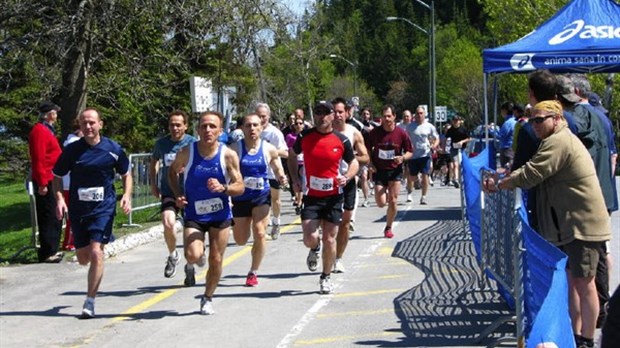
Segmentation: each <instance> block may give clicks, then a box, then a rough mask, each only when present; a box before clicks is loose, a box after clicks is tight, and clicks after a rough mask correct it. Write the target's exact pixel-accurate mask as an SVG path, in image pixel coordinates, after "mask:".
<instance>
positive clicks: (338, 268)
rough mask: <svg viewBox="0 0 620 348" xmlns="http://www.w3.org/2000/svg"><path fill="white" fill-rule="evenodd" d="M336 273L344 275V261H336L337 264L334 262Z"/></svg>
mask: <svg viewBox="0 0 620 348" xmlns="http://www.w3.org/2000/svg"><path fill="white" fill-rule="evenodd" d="M332 272H334V273H344V265H343V264H342V260H341V259H336V262H334V269H333V271H332Z"/></svg>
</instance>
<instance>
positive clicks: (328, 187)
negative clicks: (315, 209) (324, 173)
mask: <svg viewBox="0 0 620 348" xmlns="http://www.w3.org/2000/svg"><path fill="white" fill-rule="evenodd" d="M310 188H311V189H313V190H317V191H332V190H333V189H334V179H331V178H317V177H316V176H310Z"/></svg>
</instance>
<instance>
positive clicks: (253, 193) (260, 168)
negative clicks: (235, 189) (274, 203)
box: [233, 139, 269, 202]
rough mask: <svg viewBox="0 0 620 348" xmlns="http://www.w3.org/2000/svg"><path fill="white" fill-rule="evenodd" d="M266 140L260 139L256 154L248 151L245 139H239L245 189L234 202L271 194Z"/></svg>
mask: <svg viewBox="0 0 620 348" xmlns="http://www.w3.org/2000/svg"><path fill="white" fill-rule="evenodd" d="M263 144H264V141H263V140H262V139H261V140H260V145H259V147H258V151H256V153H255V154H253V155H252V154H250V153H248V151H247V149H246V147H245V141H244V140H240V141H239V147H238V149H237V151H238V152H240V153H239V163H240V171H241V176H243V184H244V185H245V190H244V191H243V194H242V195H241V196H237V197H234V198H233V202H238V201H249V200H252V199H255V198H257V197H260V196H263V195H267V194H269V179H268V178H267V175H268V168H269V163H267V156H266V153H265V151H266V150H265V149H266V147H265V146H263Z"/></svg>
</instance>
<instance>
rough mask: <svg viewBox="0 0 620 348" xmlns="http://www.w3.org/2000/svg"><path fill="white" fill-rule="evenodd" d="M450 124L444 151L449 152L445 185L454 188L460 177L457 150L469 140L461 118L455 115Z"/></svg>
mask: <svg viewBox="0 0 620 348" xmlns="http://www.w3.org/2000/svg"><path fill="white" fill-rule="evenodd" d="M450 122H451V124H452V126H451V127H450V128H449V129H448V131H446V147H445V149H446V151H448V152H449V153H450V162H449V169H450V170H449V172H448V176H447V177H446V182H445V184H446V185H449V184H450V179H452V184H453V185H454V187H455V188H459V187H460V185H459V178H460V168H459V166H460V164H459V152H460V151H461V149H462V148H463V147H464V146H465V144H466V143H467V142H468V141H469V140H470V138H469V134H468V133H467V129H465V127H463V118H462V117H461V116H459V115H455V116H454V117H453V118H452V120H451V121H450Z"/></svg>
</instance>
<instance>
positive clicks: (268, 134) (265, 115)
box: [256, 103, 288, 240]
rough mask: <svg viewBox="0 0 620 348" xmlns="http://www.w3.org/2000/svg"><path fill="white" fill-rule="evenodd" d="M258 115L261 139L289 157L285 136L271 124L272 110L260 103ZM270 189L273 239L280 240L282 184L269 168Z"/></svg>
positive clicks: (284, 156)
mask: <svg viewBox="0 0 620 348" xmlns="http://www.w3.org/2000/svg"><path fill="white" fill-rule="evenodd" d="M256 114H257V115H258V116H259V117H260V119H261V124H262V126H263V131H262V133H261V139H264V140H267V141H268V142H269V143H270V144H271V145H273V146H275V147H276V149H278V155H279V156H280V157H282V158H287V157H288V146H286V141H285V140H284V135H283V134H282V132H281V131H280V130H279V129H278V127H276V126H274V125H272V124H271V123H269V120H270V119H271V109H270V108H269V105H267V104H265V103H259V104H258V105H256ZM268 178H269V187H270V190H271V213H272V215H273V216H272V217H271V226H272V227H271V239H274V240H275V239H278V237H280V209H281V207H282V201H281V200H280V183H279V182H278V181H277V180H276V179H275V175H274V173H273V171H272V170H271V167H270V168H269V175H268Z"/></svg>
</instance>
